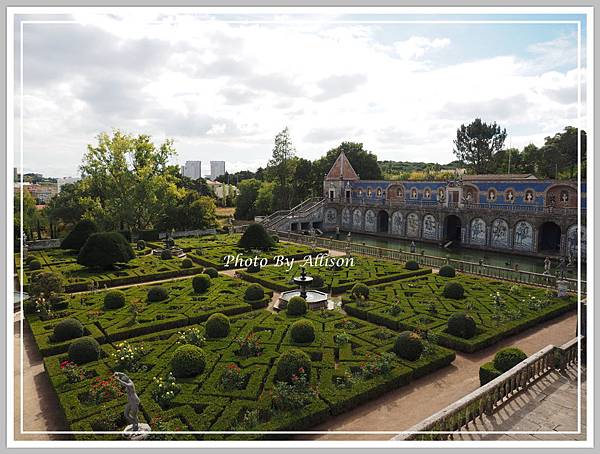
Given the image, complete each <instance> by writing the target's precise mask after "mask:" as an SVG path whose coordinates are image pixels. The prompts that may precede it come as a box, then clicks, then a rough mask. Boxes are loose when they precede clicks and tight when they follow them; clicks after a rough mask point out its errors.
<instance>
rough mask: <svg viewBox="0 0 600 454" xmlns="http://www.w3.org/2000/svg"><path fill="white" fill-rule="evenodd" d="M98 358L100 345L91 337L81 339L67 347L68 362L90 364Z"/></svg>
mask: <svg viewBox="0 0 600 454" xmlns="http://www.w3.org/2000/svg"><path fill="white" fill-rule="evenodd" d="M98 358H100V344H98V341H97V340H96V339H94V338H92V337H82V338H81V339H77V340H75V341H73V343H72V344H71V345H69V361H72V362H74V363H75V364H84V363H90V362H92V361H97V360H98Z"/></svg>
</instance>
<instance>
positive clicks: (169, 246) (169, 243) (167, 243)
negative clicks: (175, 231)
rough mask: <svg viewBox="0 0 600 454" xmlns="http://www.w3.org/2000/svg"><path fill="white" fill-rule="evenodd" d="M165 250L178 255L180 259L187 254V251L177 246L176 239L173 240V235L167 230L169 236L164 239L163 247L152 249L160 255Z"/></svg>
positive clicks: (175, 255) (153, 252)
mask: <svg viewBox="0 0 600 454" xmlns="http://www.w3.org/2000/svg"><path fill="white" fill-rule="evenodd" d="M164 251H170V252H171V255H172V256H173V257H177V258H180V259H182V258H184V257H185V256H186V254H185V252H183V249H181V248H180V247H177V246H175V240H173V238H171V236H170V235H169V233H168V232H167V236H165V239H164V241H163V247H162V248H156V249H152V254H154V255H158V256H159V257H160V256H161V254H162V253H163V252H164Z"/></svg>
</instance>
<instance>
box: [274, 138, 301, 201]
mask: <svg viewBox="0 0 600 454" xmlns="http://www.w3.org/2000/svg"><path fill="white" fill-rule="evenodd" d="M295 156H296V149H295V148H294V145H293V144H292V139H291V137H290V131H289V129H288V128H287V127H286V128H285V129H284V130H283V131H281V132H280V133H279V134H277V135H276V136H275V145H274V147H273V156H272V157H271V160H270V161H269V165H268V167H267V171H268V173H269V174H272V175H273V176H274V177H275V180H276V181H277V184H278V188H279V191H278V192H280V195H281V198H278V200H281V201H282V206H281V208H290V204H291V199H292V193H291V191H290V184H291V179H292V173H293V165H294V161H293V158H294V157H295Z"/></svg>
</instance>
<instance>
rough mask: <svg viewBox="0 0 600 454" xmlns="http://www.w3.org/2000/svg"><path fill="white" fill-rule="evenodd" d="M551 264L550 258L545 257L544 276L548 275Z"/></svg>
mask: <svg viewBox="0 0 600 454" xmlns="http://www.w3.org/2000/svg"><path fill="white" fill-rule="evenodd" d="M551 265H552V262H551V261H550V257H546V258H545V259H544V274H550V266H551Z"/></svg>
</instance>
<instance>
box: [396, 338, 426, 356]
mask: <svg viewBox="0 0 600 454" xmlns="http://www.w3.org/2000/svg"><path fill="white" fill-rule="evenodd" d="M394 353H396V355H398V356H399V357H400V358H404V359H407V360H409V361H416V360H417V359H419V358H420V357H421V353H423V341H422V340H421V337H420V336H419V335H418V334H417V333H413V332H412V331H403V332H401V333H400V334H399V335H398V337H397V338H396V342H395V343H394Z"/></svg>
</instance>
